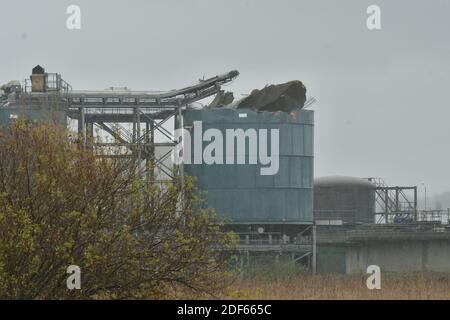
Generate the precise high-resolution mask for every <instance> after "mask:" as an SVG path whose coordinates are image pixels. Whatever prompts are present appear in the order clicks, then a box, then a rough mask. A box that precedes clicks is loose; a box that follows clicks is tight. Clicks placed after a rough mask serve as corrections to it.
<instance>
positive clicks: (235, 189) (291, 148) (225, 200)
mask: <svg viewBox="0 0 450 320" xmlns="http://www.w3.org/2000/svg"><path fill="white" fill-rule="evenodd" d="M183 117H184V128H186V129H187V130H189V131H190V133H191V140H192V141H193V140H194V139H195V135H196V134H198V132H195V130H194V129H193V128H194V122H199V121H201V123H202V129H203V132H205V131H206V130H208V129H210V128H214V129H218V130H220V132H222V134H223V136H224V137H226V130H227V129H243V130H244V131H245V130H248V129H255V130H256V131H258V130H260V129H267V130H268V132H271V131H270V130H271V129H278V132H279V170H278V172H277V173H276V174H274V175H262V174H261V167H262V166H261V164H260V163H259V162H258V164H249V161H248V156H249V154H248V152H249V148H248V145H246V149H245V150H246V151H245V152H246V159H247V161H246V163H245V164H236V161H235V162H234V164H209V165H208V164H205V163H201V164H185V165H184V170H185V174H187V175H191V176H194V177H196V181H197V186H198V188H199V189H200V190H201V191H205V197H206V200H207V204H208V205H209V206H210V207H212V208H214V209H215V210H216V211H217V212H218V213H219V215H221V216H223V217H225V218H227V219H229V220H230V221H231V223H239V224H241V223H244V224H245V223H249V224H311V223H312V221H313V163H314V161H313V160H314V158H313V138H314V112H313V111H310V110H297V111H295V112H292V113H286V112H276V113H273V112H257V111H254V110H251V109H227V108H218V109H202V110H187V111H185V112H184V114H183ZM258 132H259V131H258ZM268 136H270V133H269V134H268ZM258 139H259V136H258ZM247 142H248V140H247ZM271 143H272V141H270V143H269V146H268V150H269V152H270V150H271ZM207 144H208V142H204V144H203V147H205V145H207ZM223 145H224V148H223V152H224V154H226V151H225V150H226V148H225V145H226V143H225V142H224V143H223ZM235 147H236V146H235ZM191 152H192V153H193V152H194V150H193V148H192V150H191ZM236 152H237V151H236ZM225 156H226V155H225Z"/></svg>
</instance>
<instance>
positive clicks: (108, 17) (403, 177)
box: [0, 0, 450, 193]
mask: <svg viewBox="0 0 450 320" xmlns="http://www.w3.org/2000/svg"><path fill="white" fill-rule="evenodd" d="M70 4H76V5H79V6H80V7H81V10H82V29H81V30H75V31H74V30H72V31H70V30H68V29H67V28H66V19H67V17H68V15H67V14H66V8H67V6H68V5H70ZM371 4H376V5H379V6H380V7H381V18H382V30H380V31H369V30H368V29H367V27H366V18H367V14H366V9H367V7H368V6H369V5H371ZM449 31H450V1H448V0H433V1H425V0H422V1H413V0H395V1H392V0H389V1H387V0H371V1H366V0H340V1H335V0H328V1H324V0H310V1H306V0H292V1H288V0H277V1H276V0H227V1H216V0H177V1H173V0H169V1H168V0H158V1H149V0H142V1H138V0H129V1H111V0H108V1H100V0H95V1H92V0H91V1H87V0H84V1H82V0H71V1H65V0H53V1H50V0H42V1H31V0H30V1H20V0H15V1H10V0H8V1H7V0H0V39H1V42H0V83H5V82H7V81H9V80H13V79H17V80H19V79H20V80H22V79H24V78H25V77H27V76H28V75H29V73H30V70H31V68H32V67H33V66H34V65H36V64H41V65H43V66H44V67H45V68H46V70H47V71H49V72H59V73H61V74H62V75H63V78H65V79H66V80H67V81H68V82H69V83H71V84H72V86H73V87H74V88H76V89H104V88H106V87H108V86H128V87H130V88H132V89H150V90H167V89H174V88H178V87H182V86H185V85H189V84H191V83H194V82H196V81H197V79H198V78H200V77H203V76H206V77H209V76H213V75H216V74H218V73H223V72H226V71H229V70H232V69H237V70H239V71H240V72H241V75H240V77H239V78H238V79H237V80H236V81H235V83H233V85H232V86H230V87H229V88H228V89H229V90H232V91H234V92H235V96H236V94H240V93H247V92H249V91H250V90H251V89H253V88H260V87H263V86H264V85H266V84H268V83H281V82H284V81H288V80H293V79H299V80H301V81H303V82H304V83H305V85H306V86H307V88H308V95H312V96H315V97H316V98H317V99H318V100H319V103H318V104H316V105H315V106H314V109H315V110H316V130H315V157H316V158H315V175H316V176H322V175H334V174H338V175H353V176H376V177H383V178H384V179H385V180H387V182H388V183H389V184H392V185H421V183H422V182H425V183H426V184H427V186H428V188H429V192H430V193H440V192H443V191H446V190H450V169H449V166H450V148H449V145H450V90H449V85H450V42H449Z"/></svg>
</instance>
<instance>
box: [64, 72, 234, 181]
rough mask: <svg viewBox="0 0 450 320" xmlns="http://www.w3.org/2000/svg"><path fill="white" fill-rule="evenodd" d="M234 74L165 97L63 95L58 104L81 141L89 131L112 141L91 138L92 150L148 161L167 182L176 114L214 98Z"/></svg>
mask: <svg viewBox="0 0 450 320" xmlns="http://www.w3.org/2000/svg"><path fill="white" fill-rule="evenodd" d="M238 75H239V73H238V72H237V71H231V72H229V73H226V74H223V75H219V76H216V77H213V78H210V79H207V80H200V82H199V83H198V84H196V85H193V86H190V87H186V88H184V89H180V90H173V91H168V92H151V91H130V90H120V91H116V90H106V91H68V92H66V93H65V94H64V99H65V100H66V103H67V105H68V116H69V118H71V119H74V120H77V122H78V133H79V134H80V135H81V137H82V139H83V141H84V142H87V141H88V139H91V138H92V139H93V138H94V132H95V130H98V131H100V133H99V134H103V135H105V134H106V135H107V136H109V137H112V141H111V142H105V141H100V142H98V141H96V140H95V139H93V140H92V141H94V147H96V148H102V147H110V148H111V147H113V148H123V149H125V150H126V152H123V153H121V154H115V155H111V156H123V157H130V156H131V157H135V158H137V159H138V160H139V161H141V162H145V163H148V162H151V163H153V164H154V165H155V166H156V167H157V168H158V170H159V171H160V172H162V173H163V174H164V175H165V176H167V177H169V178H171V177H172V169H173V168H170V167H169V166H168V165H167V161H166V160H167V159H168V158H169V157H170V155H171V152H172V149H173V147H175V145H176V144H177V143H178V142H177V141H175V136H174V130H175V129H177V128H182V127H183V117H182V110H183V109H185V108H187V107H189V105H190V104H192V103H194V102H197V101H199V100H202V99H204V98H207V97H210V96H212V95H215V94H217V93H218V92H220V90H221V86H222V85H223V84H225V83H228V82H230V81H232V80H234V79H235V78H236V77H237V76H238ZM155 137H159V139H156V138H155ZM158 149H161V150H162V152H158V151H157V150H158Z"/></svg>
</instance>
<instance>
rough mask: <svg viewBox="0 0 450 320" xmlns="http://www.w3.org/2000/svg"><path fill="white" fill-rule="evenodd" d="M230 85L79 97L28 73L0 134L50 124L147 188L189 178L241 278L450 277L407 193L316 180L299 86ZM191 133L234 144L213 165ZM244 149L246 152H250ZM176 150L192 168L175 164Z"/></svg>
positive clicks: (53, 78)
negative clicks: (132, 164)
mask: <svg viewBox="0 0 450 320" xmlns="http://www.w3.org/2000/svg"><path fill="white" fill-rule="evenodd" d="M238 76H239V72H238V71H230V72H228V73H225V74H222V75H218V76H214V77H211V78H208V79H201V80H199V82H198V83H196V84H194V85H191V86H187V87H185V88H182V89H177V90H171V91H164V92H161V91H134V90H131V89H129V88H126V87H121V88H116V87H111V88H107V89H105V90H98V91H88V90H76V89H74V88H72V87H71V85H70V84H69V83H68V82H66V81H65V80H63V78H62V76H61V75H60V74H58V73H48V72H47V71H46V70H45V69H44V68H43V67H41V66H39V65H38V66H36V67H35V68H33V69H32V74H31V76H30V77H29V78H28V79H26V80H25V81H24V82H20V81H11V82H9V83H7V84H5V85H3V86H2V87H1V90H0V125H1V126H7V125H8V124H9V123H11V122H12V121H16V120H17V119H26V120H28V121H31V122H40V121H52V122H56V123H58V124H60V125H61V126H65V127H69V128H71V129H74V130H75V131H77V132H78V134H79V136H80V137H81V139H82V140H83V141H82V142H83V143H87V141H93V145H94V148H115V149H116V150H121V153H120V154H119V155H118V154H114V155H111V156H122V157H133V158H135V159H137V161H139V162H140V163H141V164H142V168H143V172H144V171H145V168H147V166H146V164H149V163H152V164H154V165H155V166H156V167H155V168H154V169H152V170H151V172H144V174H145V175H147V176H148V175H150V176H151V177H152V178H154V179H166V180H167V179H171V178H172V176H173V175H174V173H177V174H180V175H181V176H185V175H186V176H192V177H194V178H195V183H196V186H197V187H198V189H199V190H200V192H201V193H202V194H203V195H204V197H205V199H206V204H207V205H208V206H209V207H211V208H213V209H215V211H216V212H217V213H218V214H219V215H220V216H221V217H223V218H224V219H225V221H226V226H225V228H226V229H227V230H232V231H234V232H235V233H236V234H237V235H238V236H239V244H238V246H237V248H236V252H234V253H233V254H235V255H236V257H238V263H239V264H240V266H241V268H242V269H245V268H252V267H253V266H257V265H260V264H264V263H279V264H294V265H298V267H299V268H305V269H307V270H309V271H310V272H312V273H316V272H317V273H341V274H351V273H358V272H365V270H366V268H367V267H368V266H370V265H378V266H380V267H381V269H383V270H386V271H442V272H444V271H450V225H449V218H450V212H449V211H448V210H441V211H436V210H421V209H420V208H418V194H417V193H418V189H417V186H398V185H395V184H394V185H390V184H388V183H386V182H385V181H384V180H383V179H382V178H380V177H372V176H371V172H367V176H366V177H347V176H329V177H315V176H314V111H313V110H312V106H313V105H314V102H315V99H314V98H309V99H308V98H307V96H306V88H305V86H304V85H303V84H302V82H300V81H291V82H287V83H283V84H279V85H271V86H266V87H265V88H263V89H261V90H254V91H252V92H251V93H250V94H248V95H247V96H245V97H244V98H242V99H237V100H235V99H234V96H233V94H232V93H231V92H227V91H225V90H224V89H223V86H224V85H226V84H229V83H230V82H232V81H234V80H235V79H236V78H237V77H238ZM205 101H206V102H205ZM198 123H201V126H202V128H201V129H202V133H204V132H206V130H209V129H212V130H213V131H210V132H214V135H215V136H218V135H221V136H226V137H228V136H227V134H228V133H229V130H234V131H233V132H234V133H236V132H241V133H243V134H244V138H243V139H242V140H239V138H238V137H234V136H233V139H232V144H231V147H230V148H229V149H228V147H229V146H230V145H229V144H228V143H229V140H227V141H226V142H225V141H222V142H221V144H217V145H216V147H215V148H214V149H215V150H214V152H211V154H213V156H214V157H215V159H216V161H213V162H205V161H196V159H197V160H198V158H196V155H195V154H193V153H194V148H190V147H189V148H188V147H187V143H188V142H189V143H190V142H192V143H195V142H198V143H199V144H200V146H201V147H202V150H206V148H205V146H206V144H207V142H211V143H212V142H217V141H212V140H213V139H212V137H210V139H209V140H210V141H207V140H206V138H205V136H199V134H198V132H196V131H195V130H194V129H195V127H196V126H198ZM252 130H254V132H257V133H258V134H259V135H257V134H255V135H253V134H251V133H252V132H253V131H252ZM272 130H276V134H277V135H271V132H272ZM176 132H178V133H179V132H181V133H182V134H181V135H180V134H178V135H177V134H176ZM187 133H189V139H187V138H186V134H187ZM99 137H101V139H98V138H99ZM274 137H277V138H278V140H277V141H275V140H274ZM235 138H236V139H235ZM262 138H265V139H266V140H262ZM252 139H253V140H252ZM187 140H191V141H187ZM251 141H253V142H255V143H256V146H257V147H255V148H251V147H250V146H249V145H250V144H251ZM261 141H267V143H261ZM235 142H236V143H235ZM239 143H241V144H240V145H239ZM275 143H276V144H277V145H276V146H275V145H274V144H275ZM180 144H181V145H182V148H181V149H180ZM208 146H210V145H208ZM275 147H276V148H275ZM230 150H231V151H232V153H231V154H229V153H228V152H229V151H230ZM175 151H176V152H183V153H184V154H183V155H182V157H186V156H189V159H192V161H188V162H187V161H184V162H183V161H182V162H178V163H177V162H174V161H173V155H174V152H175ZM202 154H203V153H202ZM191 155H192V156H191ZM263 156H265V157H263ZM269 156H270V157H276V161H277V163H276V170H275V171H274V172H273V174H271V173H269V174H264V173H263V172H264V171H263V169H264V168H266V169H267V168H268V166H271V165H275V164H274V163H268V162H267V161H266V162H264V161H263V160H264V159H266V158H268V157H269ZM230 157H231V158H230ZM235 157H236V159H237V160H236V161H235ZM217 159H219V160H217ZM239 159H241V161H239ZM273 160H274V161H275V159H273ZM330 161H331V160H330Z"/></svg>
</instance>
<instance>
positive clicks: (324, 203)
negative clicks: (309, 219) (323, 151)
mask: <svg viewBox="0 0 450 320" xmlns="http://www.w3.org/2000/svg"><path fill="white" fill-rule="evenodd" d="M314 219H315V220H316V221H319V220H322V221H324V220H342V221H344V222H363V223H374V220H375V185H374V184H372V183H371V182H369V181H368V180H367V179H362V178H355V177H345V176H329V177H320V178H316V179H315V180H314Z"/></svg>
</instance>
